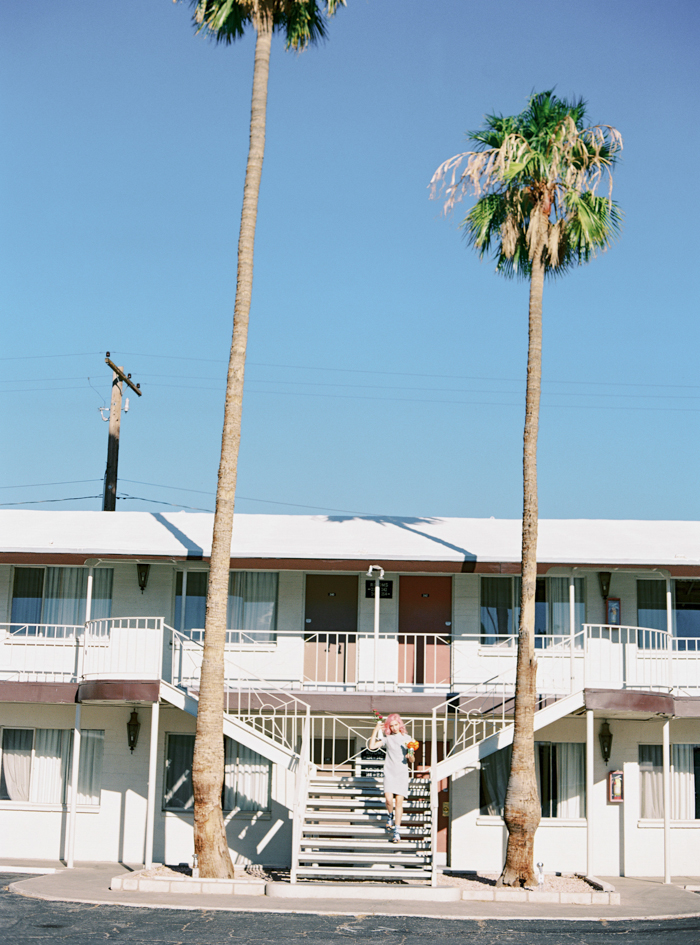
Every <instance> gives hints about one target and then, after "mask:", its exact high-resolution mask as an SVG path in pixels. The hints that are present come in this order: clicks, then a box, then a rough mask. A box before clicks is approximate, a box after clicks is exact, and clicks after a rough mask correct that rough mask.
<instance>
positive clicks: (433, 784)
mask: <svg viewBox="0 0 700 945" xmlns="http://www.w3.org/2000/svg"><path fill="white" fill-rule="evenodd" d="M446 726H447V715H445V727H446ZM436 767H437V710H436V709H433V719H432V734H431V739H430V853H431V872H430V885H431V886H437V879H438V873H437V820H438V781H437V780H436V777H435V773H436V772H435V769H436Z"/></svg>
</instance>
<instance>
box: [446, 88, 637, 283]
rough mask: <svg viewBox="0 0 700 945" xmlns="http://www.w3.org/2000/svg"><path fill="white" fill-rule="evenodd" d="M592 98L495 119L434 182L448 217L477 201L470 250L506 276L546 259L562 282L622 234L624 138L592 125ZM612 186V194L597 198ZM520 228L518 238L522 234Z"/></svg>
mask: <svg viewBox="0 0 700 945" xmlns="http://www.w3.org/2000/svg"><path fill="white" fill-rule="evenodd" d="M585 122H586V103H585V101H584V100H583V99H576V100H573V101H567V100H565V99H559V98H557V96H556V95H555V94H554V92H553V91H547V92H542V93H540V94H537V95H532V96H531V97H530V99H529V101H528V103H527V107H526V108H525V109H524V111H523V112H521V113H520V114H519V115H512V116H506V117H504V116H502V115H487V116H486V118H485V120H484V126H483V127H482V128H481V129H479V130H478V131H474V132H470V134H469V137H470V140H471V141H472V142H473V145H474V148H473V150H471V151H465V152H463V153H462V154H456V155H454V156H453V157H451V158H449V159H448V160H447V161H445V162H444V163H443V164H441V165H440V167H439V168H438V169H437V171H436V172H435V174H434V175H433V178H432V180H431V182H430V189H431V196H432V197H437V196H441V197H443V200H444V211H445V212H446V213H447V212H449V211H450V210H452V209H453V208H454V206H455V204H456V203H457V202H458V201H460V200H462V199H463V198H464V197H466V196H471V195H473V196H474V197H476V202H475V204H474V206H473V207H472V209H471V210H470V211H469V213H468V214H467V215H466V217H465V218H464V220H463V222H462V228H463V229H464V232H465V236H466V238H467V241H468V243H469V244H470V245H471V246H473V247H474V249H476V250H477V252H478V253H479V255H480V256H481V257H483V256H485V255H489V256H492V257H493V258H494V259H495V260H496V263H497V266H496V268H497V271H499V272H501V273H502V274H504V275H527V274H529V271H530V269H531V263H532V260H533V259H534V257H535V255H536V254H538V253H540V254H541V257H542V259H543V261H544V263H545V271H546V273H547V274H550V275H559V274H561V273H562V272H564V271H566V270H567V269H569V268H571V267H572V266H574V265H579V264H580V263H582V262H587V261H588V260H589V259H590V258H592V256H594V255H595V253H596V252H597V251H599V250H603V249H605V248H606V247H607V246H608V245H609V244H610V241H611V240H612V239H613V238H614V237H615V236H616V235H617V233H618V232H619V229H620V225H621V221H622V214H621V212H620V210H619V208H618V207H617V205H616V204H615V203H614V201H613V200H612V169H613V167H614V165H615V163H616V162H617V160H618V158H619V154H620V152H621V150H622V138H621V136H620V133H619V132H618V131H617V129H615V128H613V127H612V126H610V125H591V126H589V125H586V123H585ZM606 179H607V181H608V182H609V193H608V196H607V197H602V196H599V195H598V194H597V190H598V188H599V186H600V185H601V183H602V182H603V181H604V180H606ZM515 228H517V233H516V229H515Z"/></svg>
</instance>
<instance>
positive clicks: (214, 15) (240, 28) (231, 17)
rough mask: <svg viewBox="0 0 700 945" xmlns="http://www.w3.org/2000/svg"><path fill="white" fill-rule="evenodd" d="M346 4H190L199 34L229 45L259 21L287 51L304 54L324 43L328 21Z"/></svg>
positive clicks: (199, 0)
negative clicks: (280, 35)
mask: <svg viewBox="0 0 700 945" xmlns="http://www.w3.org/2000/svg"><path fill="white" fill-rule="evenodd" d="M345 4H346V0H324V2H322V3H320V2H319V0H190V6H191V7H192V8H193V17H192V18H193V21H194V24H195V28H196V30H197V32H202V31H204V32H206V33H207V34H208V35H209V36H210V37H211V39H213V40H214V41H215V42H217V43H224V44H226V45H228V44H230V43H233V42H235V41H236V40H237V39H240V38H241V37H242V36H243V35H244V33H245V30H246V27H248V26H250V25H254V24H255V21H256V17H258V18H267V20H268V22H271V23H272V28H273V30H274V31H275V32H280V33H283V34H284V37H285V42H286V45H287V48H288V49H295V50H297V51H301V50H303V49H305V48H306V47H307V46H309V45H312V44H314V43H317V42H319V41H320V40H322V39H324V38H325V36H326V32H327V27H326V21H327V19H328V17H330V16H332V15H333V14H334V13H335V12H336V11H337V9H338V7H339V6H345Z"/></svg>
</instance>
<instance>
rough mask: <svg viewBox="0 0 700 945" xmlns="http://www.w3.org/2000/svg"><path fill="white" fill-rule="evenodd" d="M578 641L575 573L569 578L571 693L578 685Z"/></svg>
mask: <svg viewBox="0 0 700 945" xmlns="http://www.w3.org/2000/svg"><path fill="white" fill-rule="evenodd" d="M575 639H576V585H575V584H574V573H573V571H572V572H571V575H570V576H569V670H570V677H571V685H570V686H569V692H573V691H574V688H575V685H576V678H575V677H576V672H575V670H576V663H575V661H574V641H575Z"/></svg>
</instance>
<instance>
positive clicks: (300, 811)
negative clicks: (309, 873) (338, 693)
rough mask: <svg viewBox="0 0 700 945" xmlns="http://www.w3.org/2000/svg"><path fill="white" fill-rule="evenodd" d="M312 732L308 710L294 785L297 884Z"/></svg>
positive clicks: (293, 880)
mask: <svg viewBox="0 0 700 945" xmlns="http://www.w3.org/2000/svg"><path fill="white" fill-rule="evenodd" d="M310 731H311V710H310V707H309V708H307V713H306V716H305V718H304V722H303V725H302V733H301V745H300V747H299V764H298V766H297V772H296V783H295V785H294V809H293V811H292V859H291V867H290V870H289V882H290V883H296V881H297V870H298V868H299V855H300V853H301V835H302V832H303V826H304V817H305V815H306V803H307V799H308V796H309V783H310V780H311V770H312V767H313V765H312V763H311V761H310V760H309V744H310Z"/></svg>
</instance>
